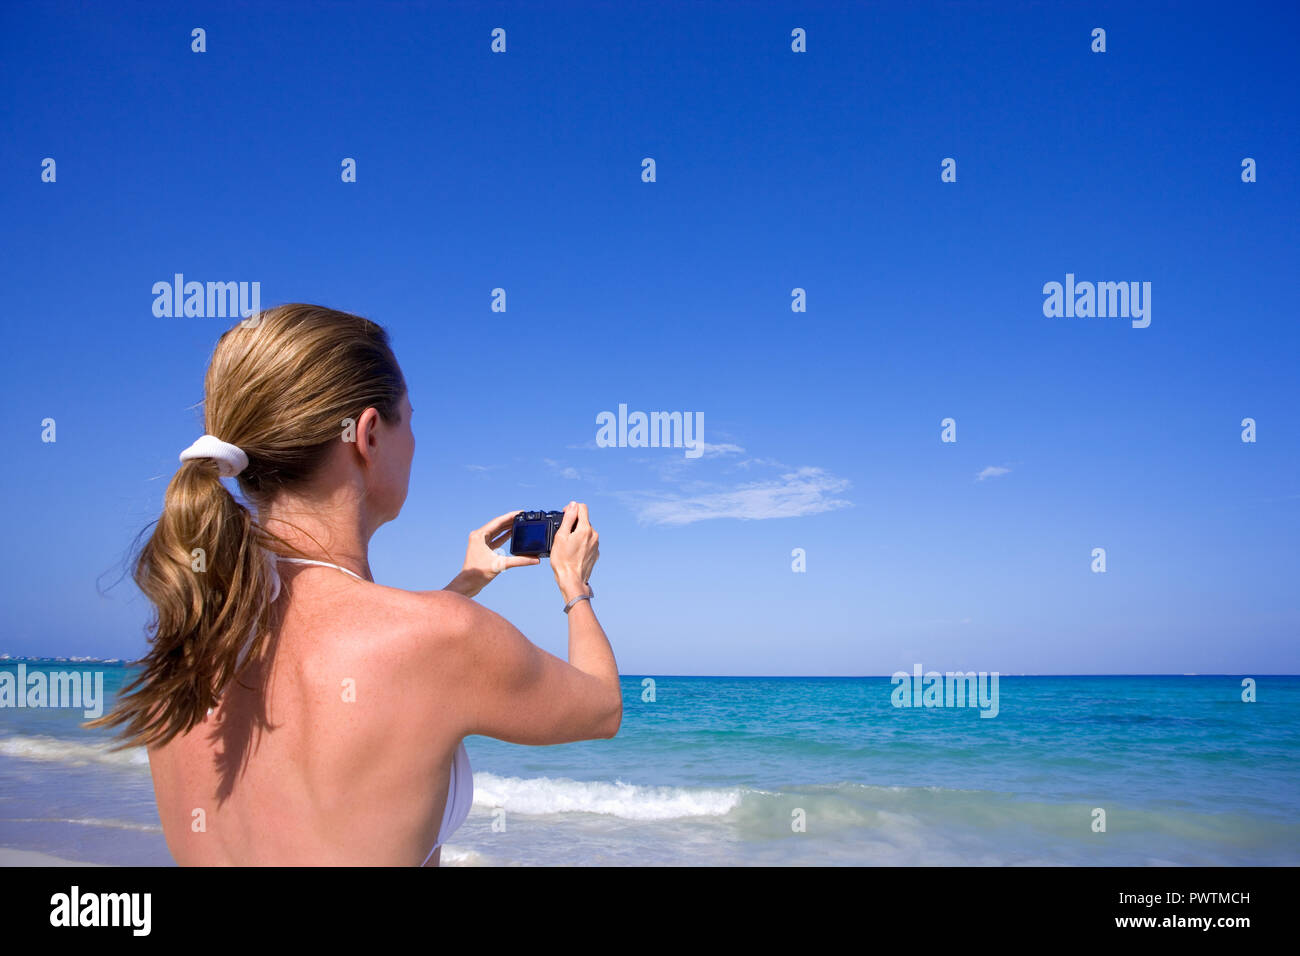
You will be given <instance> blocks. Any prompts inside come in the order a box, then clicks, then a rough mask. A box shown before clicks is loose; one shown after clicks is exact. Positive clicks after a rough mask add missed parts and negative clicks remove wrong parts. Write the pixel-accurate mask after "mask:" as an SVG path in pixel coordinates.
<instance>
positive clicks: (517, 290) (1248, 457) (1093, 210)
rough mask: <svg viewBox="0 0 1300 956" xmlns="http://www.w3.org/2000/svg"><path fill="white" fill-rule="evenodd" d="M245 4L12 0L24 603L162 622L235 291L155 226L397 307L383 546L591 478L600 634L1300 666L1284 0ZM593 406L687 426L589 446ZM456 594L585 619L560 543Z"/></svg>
mask: <svg viewBox="0 0 1300 956" xmlns="http://www.w3.org/2000/svg"><path fill="white" fill-rule="evenodd" d="M271 6H272V5H262V4H251V3H250V4H238V5H225V4H198V5H190V6H187V7H184V8H182V7H180V6H178V5H176V4H153V5H144V4H141V5H138V6H133V7H132V8H131V10H132V15H131V16H130V18H124V17H122V16H121V14H120V13H115V12H114V10H113V8H111V7H102V6H99V5H85V6H81V5H75V6H74V5H64V4H39V5H37V4H23V3H9V4H6V5H5V7H4V9H3V12H0V63H3V66H2V67H0V84H2V87H0V89H2V91H3V101H2V102H3V104H4V108H3V116H4V127H5V128H4V136H3V142H4V146H3V148H2V149H0V210H2V211H3V221H4V224H5V228H4V232H3V235H4V256H3V260H2V261H0V275H3V278H4V287H5V289H6V292H7V308H6V309H5V315H4V322H5V339H6V346H7V347H6V348H5V349H4V350H3V354H2V355H0V363H3V364H2V366H0V368H2V370H3V378H2V380H0V398H2V400H3V407H4V409H5V414H4V415H3V416H2V419H0V429H2V432H0V434H2V435H3V439H4V446H5V448H6V461H7V465H8V467H6V468H5V469H4V471H3V473H2V475H0V489H2V490H3V492H4V495H5V499H6V500H7V501H9V502H10V504H11V510H10V515H9V516H8V522H7V523H8V526H9V527H8V529H7V533H6V535H5V538H6V542H7V547H6V548H5V549H4V555H3V558H0V560H3V569H2V570H3V584H2V585H0V589H2V591H0V593H3V603H4V619H5V624H4V630H3V634H2V635H0V652H8V653H11V654H87V655H96V656H126V657H130V656H136V655H138V654H140V653H141V652H143V650H144V647H145V645H144V625H145V622H146V621H147V618H148V606H147V604H146V603H145V602H144V599H143V597H142V596H141V595H140V594H139V593H138V592H137V591H136V590H135V588H134V586H133V585H132V584H131V582H130V580H129V578H127V579H124V580H121V581H120V583H118V584H117V585H116V586H115V587H109V585H111V584H113V582H114V581H116V580H117V579H118V577H119V575H120V574H121V573H122V570H123V565H122V561H123V559H124V558H125V557H126V555H127V549H128V548H129V546H130V544H131V541H132V538H133V537H134V535H135V534H136V533H137V532H138V531H139V530H140V529H141V528H142V527H143V526H144V525H145V524H146V523H148V522H149V521H151V520H153V519H154V518H155V517H156V516H157V512H158V508H159V506H160V504H161V498H162V493H163V490H164V488H165V485H166V481H167V480H168V478H169V477H170V476H171V474H172V473H173V472H174V471H175V469H176V467H177V462H176V455H177V454H178V453H179V451H180V450H181V449H182V448H184V447H185V446H186V445H188V444H189V443H190V442H191V441H192V440H193V439H194V438H195V437H197V436H198V435H199V434H200V433H201V430H202V427H201V418H200V417H199V412H198V409H197V407H196V405H197V403H198V402H199V401H200V400H201V398H202V375H203V371H204V368H205V366H206V362H207V359H208V357H209V355H210V352H211V349H212V346H213V344H214V343H215V341H216V338H217V337H218V336H219V334H220V333H221V331H222V330H223V329H224V327H225V326H226V325H227V324H228V323H227V322H226V321H225V320H222V319H219V318H197V317H190V318H156V317H154V315H153V312H152V304H153V295H152V294H151V288H152V286H153V284H154V283H155V282H157V281H160V280H170V278H171V277H172V276H173V274H175V273H178V272H180V273H183V274H184V275H185V276H186V277H187V279H196V280H199V281H230V280H234V281H258V282H260V283H261V290H262V304H263V305H272V304H276V303H280V302H291V301H307V302H318V303H322V304H325V305H329V306H332V307H335V308H341V309H347V310H351V311H355V312H358V313H360V314H363V315H366V316H368V317H370V318H373V319H375V320H376V321H378V322H381V323H382V324H384V325H385V326H387V327H388V328H389V329H390V331H391V333H392V336H393V341H394V345H395V348H396V351H397V354H398V358H399V360H400V361H401V362H402V365H403V368H404V370H405V372H406V375H407V378H408V381H409V383H410V386H411V390H412V394H411V398H412V402H413V404H414V406H415V407H416V409H417V411H416V416H415V420H414V424H415V429H416V437H417V442H418V448H417V452H416V457H415V463H414V469H413V473H412V481H411V492H410V496H409V498H408V502H407V505H406V509H405V511H404V512H403V514H402V516H401V517H400V518H399V519H398V521H396V522H395V523H393V524H390V525H388V526H385V527H384V528H382V529H381V530H380V531H379V533H378V534H377V535H376V536H375V538H374V540H373V542H372V549H371V552H372V554H371V558H372V566H373V568H374V570H375V573H376V576H377V578H378V579H379V580H380V581H382V582H384V583H389V584H393V585H395V586H400V587H409V588H433V587H441V586H442V585H443V584H445V583H446V582H447V581H448V580H449V579H450V578H451V577H452V575H453V574H454V573H455V571H456V570H457V568H458V566H459V562H460V559H461V557H462V552H463V541H464V536H465V534H466V532H467V531H468V530H469V529H470V528H471V527H474V526H475V525H478V524H481V523H482V522H483V521H485V520H487V519H488V518H490V517H492V516H494V515H496V514H498V513H500V512H503V511H506V510H509V509H511V508H549V507H557V508H558V507H562V506H563V505H564V503H566V502H567V501H569V500H570V499H571V498H577V499H581V500H585V501H587V502H588V503H589V505H590V508H591V514H592V519H593V523H594V524H595V525H596V526H597V528H598V529H599V530H600V532H601V544H602V548H601V554H602V557H601V561H600V564H599V566H598V568H597V573H596V575H595V576H594V577H593V584H594V585H595V586H596V590H597V593H598V597H597V606H598V609H599V611H600V614H601V620H602V622H603V623H604V624H605V626H606V629H607V631H608V632H609V634H610V637H611V639H612V641H613V644H614V648H615V652H616V654H617V657H618V661H619V665H620V669H621V670H622V671H623V672H624V673H662V674H844V675H851V674H888V673H890V672H892V671H894V670H897V669H904V670H908V671H910V670H911V668H912V665H913V664H914V663H918V662H919V663H921V664H922V665H923V666H925V667H926V668H927V669H929V668H931V667H933V668H934V669H938V670H947V669H954V668H963V669H981V670H996V671H999V672H1001V673H1185V672H1200V673H1224V672H1226V673H1257V672H1258V673H1296V672H1297V671H1300V651H1297V640H1296V638H1297V635H1298V634H1300V601H1298V599H1297V593H1298V591H1300V589H1297V588H1296V586H1295V579H1296V576H1297V570H1298V568H1297V556H1296V555H1297V548H1296V541H1297V532H1298V531H1300V479H1298V477H1297V467H1296V465H1297V460H1298V455H1297V451H1298V443H1300V438H1298V437H1297V431H1296V428H1295V422H1296V421H1297V418H1298V417H1300V402H1298V401H1297V388H1296V361H1297V345H1298V344H1300V342H1298V339H1300V334H1298V333H1297V325H1296V315H1295V282H1296V277H1297V269H1296V264H1297V262H1298V261H1300V256H1298V253H1300V242H1298V241H1297V240H1298V237H1297V222H1300V218H1298V217H1297V213H1298V212H1300V201H1298V199H1300V196H1298V193H1297V190H1298V188H1300V186H1298V180H1300V177H1297V175H1296V157H1297V155H1300V135H1298V131H1300V124H1298V123H1297V122H1296V106H1295V90H1296V88H1297V84H1296V67H1295V58H1294V56H1293V53H1294V49H1293V48H1294V38H1295V35H1296V26H1297V13H1296V8H1295V6H1294V4H1276V5H1258V6H1256V5H1250V4H1238V5H1235V6H1234V7H1233V8H1232V10H1231V15H1225V14H1224V12H1223V10H1222V8H1218V7H1208V6H1206V7H1198V6H1196V5H1193V4H1177V5H1174V4H1168V5H1146V4H1144V5H1142V7H1143V9H1141V10H1136V9H1133V7H1134V6H1135V5H1133V4H1118V5H1106V4H1091V5H1086V6H1084V5H1068V6H1067V5H1062V4H1041V5H1008V4H1004V5H1001V6H1000V7H999V9H998V10H997V11H993V12H989V11H986V10H983V9H981V8H980V7H977V6H976V5H974V4H969V5H961V4H948V5H932V4H921V3H916V4H911V3H909V4H893V5H888V6H879V7H876V6H871V7H868V6H866V5H863V4H816V5H809V4H799V5H794V4H788V5H787V4H764V3H744V4H730V3H717V4H673V3H654V4H631V3H628V4H622V3H619V4H590V5H587V4H581V5H579V4H559V5H545V8H544V7H543V5H540V4H485V3H475V4H425V5H415V4H410V5H405V4H404V5H396V4H393V5H376V4H356V5H353V4H335V3H330V4H312V5H303V6H299V7H293V6H281V5H274V8H273V9H272V8H271ZM1098 26H1100V27H1103V28H1105V29H1106V31H1107V51H1106V52H1105V53H1104V54H1095V53H1092V52H1091V51H1090V42H1091V41H1090V34H1091V31H1092V29H1093V28H1094V27H1098ZM194 27H203V28H204V29H205V30H206V32H207V52H205V53H201V54H199V53H193V52H191V50H190V42H191V41H190V31H191V29H192V28H194ZM495 27H503V28H505V30H506V31H507V34H506V38H507V52H506V53H504V54H493V53H491V52H490V50H489V42H490V33H491V31H492V29H493V28H495ZM795 27H802V28H804V29H805V30H806V31H807V38H808V39H807V45H808V52H807V53H803V54H796V53H793V52H791V50H790V32H791V30H792V29H794V28H795ZM647 156H648V157H653V158H654V160H655V162H656V164H657V169H656V173H657V181H656V182H653V183H645V182H642V181H641V161H642V159H643V158H644V157H647ZM45 157H52V158H54V159H55V160H56V162H57V181H56V182H55V183H43V182H41V162H42V160H43V159H44V158H45ZM344 157H353V158H355V160H356V161H357V171H358V175H357V182H356V183H343V182H341V180H340V164H341V162H342V160H343V158H344ZM945 157H953V158H955V159H956V161H957V182H955V183H942V182H940V175H939V174H940V162H941V160H942V159H944V158H945ZM1244 157H1252V158H1254V159H1255V160H1256V162H1257V163H1258V182H1255V183H1251V184H1246V183H1243V182H1241V177H1240V164H1241V161H1242V159H1243V158H1244ZM1067 273H1073V274H1075V276H1076V277H1077V279H1078V280H1079V281H1083V280H1091V281H1126V282H1127V281H1138V282H1142V281H1145V282H1150V283H1151V285H1152V303H1151V304H1152V310H1151V319H1152V321H1151V324H1150V326H1149V327H1148V328H1145V329H1135V328H1132V327H1131V325H1130V323H1129V322H1128V321H1126V320H1124V319H1119V318H1091V319H1089V318H1047V317H1045V316H1044V315H1043V309H1042V306H1043V299H1044V296H1043V292H1042V288H1043V285H1044V283H1047V282H1051V281H1057V282H1064V280H1065V276H1066V274H1067ZM498 287H501V288H504V289H505V290H506V294H507V311H506V312H505V313H500V312H493V311H492V310H491V301H492V299H491V290H493V289H494V288H498ZM795 288H803V289H805V290H807V311H806V312H805V313H794V312H792V311H791V308H790V302H791V291H792V290H793V289H795ZM620 403H626V404H627V405H628V407H629V409H631V410H642V411H647V412H649V411H690V412H701V413H703V416H704V440H705V441H706V442H707V443H708V445H709V446H710V447H709V449H708V452H707V453H706V454H705V455H704V456H702V457H701V458H699V459H694V460H688V459H687V458H686V457H685V455H684V454H683V450H682V449H671V448H667V449H665V448H658V449H635V448H598V447H595V441H594V439H595V437H596V416H597V415H598V414H599V413H600V412H602V411H616V410H617V408H618V405H619V404H620ZM1248 416H1249V417H1252V418H1254V419H1255V420H1256V421H1257V423H1258V424H1257V428H1258V441H1257V442H1255V443H1253V444H1248V443H1243V442H1242V441H1241V438H1240V435H1241V430H1242V429H1241V425H1240V422H1241V420H1242V419H1243V418H1244V417H1248ZM46 417H52V418H54V419H55V420H56V422H57V439H58V440H57V442H55V443H53V444H48V443H43V442H42V441H41V440H40V434H41V421H42V419H44V418H46ZM945 417H952V418H954V419H955V420H956V421H957V439H958V440H957V442H956V443H952V444H945V443H942V442H941V441H940V421H941V420H942V419H944V418H945ZM990 468H993V469H1006V470H1005V471H1003V472H1002V473H1000V474H997V475H995V476H991V477H986V478H984V479H982V480H981V479H979V478H977V476H978V475H979V474H980V473H981V472H984V471H985V470H986V469H990ZM683 517H691V518H693V519H698V520H690V521H684V520H681V519H682V518H683ZM1096 547H1103V548H1105V549H1106V552H1107V571H1106V573H1104V574H1095V573H1093V572H1092V571H1091V570H1090V565H1091V561H1092V558H1091V553H1092V550H1093V548H1096ZM794 548H803V549H804V550H805V552H806V554H807V571H806V573H794V572H792V570H791V560H792V559H791V551H792V549H794ZM481 599H482V600H483V602H484V603H485V604H487V605H488V606H490V607H493V608H494V609H496V610H498V611H500V612H501V613H503V614H505V615H506V616H507V617H508V618H510V620H512V621H513V622H515V623H516V624H517V625H518V626H519V627H520V628H521V629H522V630H523V631H524V633H526V634H528V635H529V636H530V637H531V638H532V639H533V640H535V641H537V642H538V643H539V644H541V645H542V646H544V647H546V648H547V649H549V650H551V651H553V652H555V653H558V654H561V655H563V654H565V618H564V616H563V615H562V614H561V613H560V610H559V608H560V604H561V603H562V602H561V601H560V600H559V599H558V597H557V592H556V591H555V588H554V585H553V582H552V578H551V575H550V573H549V569H548V568H546V567H542V568H532V569H522V570H518V571H512V572H510V573H508V574H506V575H505V576H503V577H502V578H501V579H499V580H498V581H497V582H496V583H494V584H493V585H492V586H491V587H490V588H489V589H488V590H487V591H485V592H484V593H483V595H482V596H481Z"/></svg>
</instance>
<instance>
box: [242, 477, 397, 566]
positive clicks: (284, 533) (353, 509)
mask: <svg viewBox="0 0 1300 956" xmlns="http://www.w3.org/2000/svg"><path fill="white" fill-rule="evenodd" d="M331 498H332V500H321V499H319V498H317V499H307V498H303V497H301V496H299V497H289V496H284V495H282V496H280V497H279V498H277V500H275V501H273V502H271V503H270V504H268V505H267V506H266V507H265V508H263V509H261V511H260V512H259V523H260V524H261V525H262V527H263V528H264V529H266V530H267V531H268V532H270V533H271V534H273V535H275V536H277V537H278V538H280V539H282V540H283V541H284V542H285V543H287V544H288V545H290V546H291V547H293V548H295V549H297V551H298V553H299V556H302V557H308V558H315V559H316V560H319V561H328V562H330V563H332V564H339V565H342V566H343V567H345V568H348V569H349V570H351V571H355V572H356V573H357V574H359V575H361V577H363V578H365V579H366V580H367V581H373V580H374V578H373V576H372V575H371V573H370V537H371V535H372V534H374V529H373V528H369V527H368V525H367V522H366V520H365V514H364V509H363V508H362V507H360V505H359V503H357V502H356V500H355V498H353V497H352V496H350V495H346V494H341V495H334V496H331Z"/></svg>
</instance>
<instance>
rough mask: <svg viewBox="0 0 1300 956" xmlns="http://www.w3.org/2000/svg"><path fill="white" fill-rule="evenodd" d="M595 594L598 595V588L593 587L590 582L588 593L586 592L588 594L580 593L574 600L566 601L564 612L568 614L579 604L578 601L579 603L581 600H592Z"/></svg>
mask: <svg viewBox="0 0 1300 956" xmlns="http://www.w3.org/2000/svg"><path fill="white" fill-rule="evenodd" d="M595 596H596V589H595V588H593V587H592V586H591V584H588V585H587V593H586V594H579V595H578V596H577V597H576V598H574V599H573V600H572V601H568V602H566V603H565V605H564V613H565V614H568V613H569V612H570V611H571V610H573V608H574V607H575V606H576V605H577V603H578V602H579V601H590V600H591V599H592V598H594V597H595Z"/></svg>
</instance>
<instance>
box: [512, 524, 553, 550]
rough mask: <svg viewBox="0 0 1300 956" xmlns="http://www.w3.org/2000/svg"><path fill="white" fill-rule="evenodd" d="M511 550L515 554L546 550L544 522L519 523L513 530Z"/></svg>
mask: <svg viewBox="0 0 1300 956" xmlns="http://www.w3.org/2000/svg"><path fill="white" fill-rule="evenodd" d="M511 550H512V551H514V552H516V553H519V552H523V551H545V550H547V548H546V522H545V521H524V522H522V523H520V525H519V526H518V527H517V528H516V529H515V540H514V547H513V548H511Z"/></svg>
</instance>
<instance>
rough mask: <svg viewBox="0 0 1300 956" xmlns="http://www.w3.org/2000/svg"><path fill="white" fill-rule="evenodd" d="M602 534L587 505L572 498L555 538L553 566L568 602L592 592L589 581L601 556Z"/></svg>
mask: <svg viewBox="0 0 1300 956" xmlns="http://www.w3.org/2000/svg"><path fill="white" fill-rule="evenodd" d="M599 542H600V535H598V534H596V529H595V528H593V527H592V526H591V522H589V521H588V520H587V506H586V505H585V504H580V503H578V502H576V501H570V502H569V504H568V507H566V508H565V509H564V518H563V519H561V521H560V527H559V528H558V529H557V530H556V532H555V539H554V540H553V541H552V542H551V570H552V571H553V572H555V583H556V584H558V585H559V587H560V593H561V594H563V595H564V600H565V602H566V603H567V602H569V601H572V600H573V599H574V598H575V597H577V596H578V595H580V594H589V593H591V589H590V588H589V587H588V586H587V582H588V581H589V580H590V579H591V570H592V568H594V567H595V566H596V559H597V558H599V557H600V543H599Z"/></svg>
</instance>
